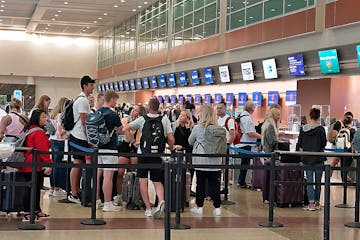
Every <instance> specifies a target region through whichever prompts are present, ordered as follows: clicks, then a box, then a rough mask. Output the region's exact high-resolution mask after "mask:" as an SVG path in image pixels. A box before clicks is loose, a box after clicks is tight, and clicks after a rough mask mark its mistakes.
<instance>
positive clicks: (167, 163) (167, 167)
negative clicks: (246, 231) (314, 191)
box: [0, 148, 360, 240]
mask: <svg viewBox="0 0 360 240" xmlns="http://www.w3.org/2000/svg"><path fill="white" fill-rule="evenodd" d="M24 149H25V150H31V151H32V155H33V159H32V162H31V163H7V162H0V166H2V167H3V166H12V167H20V166H31V167H32V170H33V171H32V179H31V182H30V183H29V185H30V186H31V208H30V223H29V224H22V225H21V226H19V229H22V230H43V229H45V226H43V225H40V224H38V223H35V214H34V208H35V201H34V199H35V193H36V176H37V172H36V168H37V167H38V166H41V167H59V168H73V167H76V168H92V169H93V171H94V177H93V186H97V184H96V181H97V178H96V174H97V169H98V168H100V167H101V168H132V169H134V168H136V169H137V168H163V169H164V171H165V176H164V178H165V179H164V195H165V196H164V197H165V217H164V238H165V240H170V239H171V224H170V220H171V216H170V209H171V208H170V204H171V201H170V199H171V196H170V194H171V191H170V186H171V177H170V171H171V168H173V169H184V168H200V167H201V168H222V169H263V170H268V171H269V172H270V181H269V186H270V188H269V189H270V199H269V200H270V201H269V213H268V221H267V222H264V223H259V225H260V226H262V227H282V226H283V224H282V223H278V222H275V221H274V190H275V185H276V184H277V183H279V182H277V181H275V171H277V170H280V169H294V170H306V169H313V170H314V169H317V168H319V169H321V170H323V171H325V182H324V183H321V185H325V192H324V199H325V200H324V226H323V239H325V240H329V239H330V231H329V230H330V186H331V185H339V184H335V183H330V170H342V169H346V170H348V171H356V179H357V181H356V197H355V218H354V219H355V220H354V222H350V223H346V224H345V226H346V227H355V228H360V223H359V190H360V186H359V185H360V181H358V179H360V176H359V175H360V154H355V153H339V152H287V151H275V152H273V153H264V154H262V156H263V157H270V158H271V164H270V165H267V166H253V165H245V166H243V165H228V164H222V165H195V164H189V163H186V162H183V161H182V159H184V157H185V156H186V157H191V156H200V157H201V156H202V157H224V158H229V157H232V158H241V157H248V158H251V157H255V156H259V154H258V153H253V152H250V153H248V152H241V151H240V152H239V153H238V154H191V153H183V152H177V153H176V154H175V153H171V154H141V155H138V154H135V153H118V154H111V153H110V154H106V153H101V154H99V152H98V149H96V148H95V149H93V150H92V151H91V152H87V153H84V152H58V153H62V154H64V155H69V156H71V155H74V154H76V155H90V156H91V158H92V162H91V163H90V164H74V163H71V162H69V161H70V157H69V159H68V162H67V163H64V162H63V163H51V164H50V163H39V162H36V159H37V157H38V155H39V154H50V152H49V151H38V150H36V149H29V148H16V151H24ZM99 155H113V156H114V155H117V156H127V157H131V156H134V157H135V156H141V157H164V158H165V160H164V161H163V163H162V164H98V162H97V160H98V156H99ZM281 155H297V156H325V157H355V158H356V160H357V167H356V168H354V167H346V168H344V167H331V166H329V165H324V166H320V167H313V166H276V164H275V161H276V160H277V159H279V156H281ZM174 159H177V161H176V163H174V162H173V160H174ZM178 184H181V183H180V182H179V183H178ZM281 184H304V183H303V182H299V183H289V182H281ZM307 184H311V185H314V184H319V183H316V182H314V183H307ZM0 185H1V186H2V185H16V183H15V184H9V183H5V182H0ZM92 196H93V199H92V201H93V202H92V208H91V217H90V219H84V220H82V221H81V224H84V225H102V224H105V223H106V222H105V221H103V220H99V219H97V218H96V209H95V208H96V206H95V205H96V204H95V201H96V187H93V192H92ZM178 196H179V195H178ZM176 218H177V220H176V223H175V224H179V220H180V219H179V218H180V215H178V216H176ZM175 229H178V228H175Z"/></svg>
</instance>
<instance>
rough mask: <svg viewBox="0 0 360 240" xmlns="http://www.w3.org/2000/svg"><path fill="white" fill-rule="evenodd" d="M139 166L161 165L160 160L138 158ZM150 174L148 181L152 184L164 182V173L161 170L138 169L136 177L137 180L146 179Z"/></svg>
mask: <svg viewBox="0 0 360 240" xmlns="http://www.w3.org/2000/svg"><path fill="white" fill-rule="evenodd" d="M138 163H139V164H142V163H143V164H147V163H162V158H142V157H140V158H139V160H138ZM149 172H150V180H151V181H153V182H163V181H164V171H163V169H154V168H152V169H147V168H139V169H137V173H136V175H137V177H139V178H148V173H149Z"/></svg>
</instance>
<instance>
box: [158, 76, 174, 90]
mask: <svg viewBox="0 0 360 240" xmlns="http://www.w3.org/2000/svg"><path fill="white" fill-rule="evenodd" d="M168 79H169V85H170V86H171V87H175V86H176V80H175V74H173V73H170V74H169V75H168ZM160 81H161V80H160Z"/></svg>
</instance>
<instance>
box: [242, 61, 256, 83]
mask: <svg viewBox="0 0 360 240" xmlns="http://www.w3.org/2000/svg"><path fill="white" fill-rule="evenodd" d="M241 72H242V76H243V80H244V81H252V80H254V79H255V77H254V69H253V66H252V62H245V63H242V64H241Z"/></svg>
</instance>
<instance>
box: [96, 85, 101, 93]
mask: <svg viewBox="0 0 360 240" xmlns="http://www.w3.org/2000/svg"><path fill="white" fill-rule="evenodd" d="M97 89H98V92H101V84H98V85H97Z"/></svg>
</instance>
